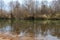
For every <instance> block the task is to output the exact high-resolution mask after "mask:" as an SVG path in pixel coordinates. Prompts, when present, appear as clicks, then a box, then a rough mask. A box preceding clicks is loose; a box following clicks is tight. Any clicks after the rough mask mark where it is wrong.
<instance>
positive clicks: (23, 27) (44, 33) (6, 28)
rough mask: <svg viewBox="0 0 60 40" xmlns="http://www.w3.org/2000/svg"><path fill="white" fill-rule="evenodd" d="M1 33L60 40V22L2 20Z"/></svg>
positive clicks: (43, 39)
mask: <svg viewBox="0 0 60 40" xmlns="http://www.w3.org/2000/svg"><path fill="white" fill-rule="evenodd" d="M0 33H6V34H8V33H10V34H13V35H15V34H17V35H19V36H30V37H34V39H35V40H60V20H34V21H32V20H31V21H30V20H0Z"/></svg>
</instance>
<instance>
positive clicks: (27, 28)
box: [12, 20, 34, 34]
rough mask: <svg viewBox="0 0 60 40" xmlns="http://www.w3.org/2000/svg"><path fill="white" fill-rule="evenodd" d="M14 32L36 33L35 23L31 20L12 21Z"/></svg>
mask: <svg viewBox="0 0 60 40" xmlns="http://www.w3.org/2000/svg"><path fill="white" fill-rule="evenodd" d="M12 27H13V32H16V33H17V34H20V32H21V31H22V32H25V33H34V27H33V23H32V22H31V21H21V20H20V21H16V22H13V23H12Z"/></svg>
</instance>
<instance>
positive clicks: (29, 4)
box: [0, 0, 60, 19]
mask: <svg viewBox="0 0 60 40" xmlns="http://www.w3.org/2000/svg"><path fill="white" fill-rule="evenodd" d="M3 2H4V1H3V0H2V1H0V5H1V6H0V8H1V9H0V18H15V19H60V0H52V1H51V2H50V3H49V2H48V1H46V0H45V1H41V2H40V3H39V2H38V1H34V0H24V1H23V3H22V4H20V2H19V1H10V2H9V4H8V5H9V9H10V10H9V12H7V10H8V9H7V10H4V9H3V7H4V4H3Z"/></svg>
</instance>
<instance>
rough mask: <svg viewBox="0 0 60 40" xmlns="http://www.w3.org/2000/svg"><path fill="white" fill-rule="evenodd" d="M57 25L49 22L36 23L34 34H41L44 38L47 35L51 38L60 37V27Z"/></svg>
mask: <svg viewBox="0 0 60 40" xmlns="http://www.w3.org/2000/svg"><path fill="white" fill-rule="evenodd" d="M58 24H59V23H57V22H56V23H55V22H52V21H51V22H50V23H48V22H47V23H45V22H37V23H36V34H41V35H44V36H46V35H47V34H51V35H53V36H57V37H60V25H58Z"/></svg>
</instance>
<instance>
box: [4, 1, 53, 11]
mask: <svg viewBox="0 0 60 40" xmlns="http://www.w3.org/2000/svg"><path fill="white" fill-rule="evenodd" d="M3 1H4V2H5V4H6V7H5V9H6V10H7V9H9V8H8V4H9V2H10V1H17V0H3ZM18 1H19V2H20V4H22V3H23V0H18ZM36 1H39V2H41V1H45V0H36ZM47 1H48V2H51V1H52V0H47Z"/></svg>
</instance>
